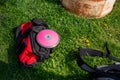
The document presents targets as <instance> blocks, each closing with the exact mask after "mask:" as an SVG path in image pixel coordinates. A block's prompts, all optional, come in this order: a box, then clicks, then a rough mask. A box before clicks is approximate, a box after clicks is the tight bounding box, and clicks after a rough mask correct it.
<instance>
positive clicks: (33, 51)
mask: <svg viewBox="0 0 120 80" xmlns="http://www.w3.org/2000/svg"><path fill="white" fill-rule="evenodd" d="M44 29H48V25H47V24H46V23H45V22H43V21H42V20H38V19H33V20H31V22H26V23H23V24H21V25H20V26H19V27H17V29H16V49H17V53H18V55H19V61H20V63H22V64H23V65H24V66H27V67H30V66H33V65H35V64H36V63H38V62H43V61H44V60H45V59H47V58H49V55H50V53H52V48H45V47H42V46H40V45H39V44H38V43H37V41H36V35H37V34H38V32H40V31H42V30H44Z"/></svg>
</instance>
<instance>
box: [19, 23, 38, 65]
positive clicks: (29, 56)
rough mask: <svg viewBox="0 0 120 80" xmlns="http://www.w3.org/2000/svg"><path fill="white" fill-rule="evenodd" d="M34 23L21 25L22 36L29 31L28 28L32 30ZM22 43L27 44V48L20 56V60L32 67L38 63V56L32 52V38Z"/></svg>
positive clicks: (25, 39)
mask: <svg viewBox="0 0 120 80" xmlns="http://www.w3.org/2000/svg"><path fill="white" fill-rule="evenodd" d="M31 26H32V23H31V22H28V23H25V24H22V25H21V29H22V34H23V35H24V32H25V31H27V29H28V28H31ZM22 42H25V43H26V44H27V46H26V47H25V49H24V51H23V52H22V53H21V54H20V55H19V59H20V61H21V62H22V63H25V64H27V65H31V64H33V63H35V62H37V59H38V56H37V55H35V54H34V53H33V51H32V47H31V43H30V36H28V37H26V38H24V39H23V40H22Z"/></svg>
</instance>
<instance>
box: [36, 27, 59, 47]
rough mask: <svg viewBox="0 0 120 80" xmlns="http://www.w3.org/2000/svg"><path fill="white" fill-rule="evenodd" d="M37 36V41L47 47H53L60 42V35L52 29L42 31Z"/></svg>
mask: <svg viewBox="0 0 120 80" xmlns="http://www.w3.org/2000/svg"><path fill="white" fill-rule="evenodd" d="M36 38H37V42H38V43H39V44H40V45H41V46H43V47H46V48H53V47H55V46H57V45H58V43H59V35H58V34H57V33H56V32H55V31H53V30H50V29H45V30H42V31H40V32H39V33H38V35H37V37H36Z"/></svg>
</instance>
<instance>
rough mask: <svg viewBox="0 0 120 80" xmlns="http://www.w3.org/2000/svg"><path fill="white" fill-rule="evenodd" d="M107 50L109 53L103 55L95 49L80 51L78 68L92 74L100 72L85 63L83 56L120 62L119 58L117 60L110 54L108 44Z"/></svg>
mask: <svg viewBox="0 0 120 80" xmlns="http://www.w3.org/2000/svg"><path fill="white" fill-rule="evenodd" d="M106 50H107V53H103V52H101V51H98V50H93V49H89V48H80V49H79V54H78V57H77V63H78V66H79V67H81V68H82V69H83V70H85V71H88V72H91V73H93V72H97V71H98V70H96V69H95V68H93V67H91V66H89V65H88V64H87V63H86V62H84V60H83V59H82V57H83V56H93V57H95V56H98V57H106V58H109V59H110V60H114V61H118V62H120V59H118V58H116V57H114V56H112V55H111V54H110V51H109V49H108V47H107V44H106Z"/></svg>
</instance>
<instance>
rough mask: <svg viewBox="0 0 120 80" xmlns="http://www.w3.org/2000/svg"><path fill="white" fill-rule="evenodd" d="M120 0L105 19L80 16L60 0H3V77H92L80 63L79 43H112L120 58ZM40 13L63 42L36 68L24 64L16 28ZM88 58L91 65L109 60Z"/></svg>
mask: <svg viewBox="0 0 120 80" xmlns="http://www.w3.org/2000/svg"><path fill="white" fill-rule="evenodd" d="M119 8H120V1H119V0H117V2H116V4H115V6H114V9H113V11H112V12H111V13H110V14H109V15H107V16H106V17H104V18H101V19H89V18H83V17H77V16H75V15H73V14H71V13H69V12H68V11H66V10H65V9H64V8H63V7H62V5H61V3H60V1H59V0H0V80H88V79H87V77H88V73H86V72H85V71H83V70H81V69H80V68H79V67H78V65H77V64H76V54H77V52H78V51H77V49H78V48H79V47H87V45H86V44H85V42H84V38H87V39H88V40H89V42H90V46H88V47H89V48H93V49H98V50H101V51H105V49H104V46H103V45H104V43H105V42H106V41H107V42H108V43H109V48H110V50H111V52H112V54H113V55H115V56H117V57H119V58H120V9H119ZM34 17H37V18H39V19H42V20H44V21H45V22H46V23H47V24H48V25H49V27H50V28H51V29H53V30H55V31H57V32H58V33H59V35H60V39H61V40H60V44H59V45H58V46H57V47H56V48H54V52H53V53H52V54H51V57H50V58H49V59H48V60H46V61H45V62H44V63H42V64H38V65H36V66H34V67H33V68H22V67H20V65H19V64H18V58H17V55H16V52H15V39H14V36H15V33H14V32H13V29H14V28H15V27H16V26H18V25H19V24H21V23H24V22H26V21H30V20H31V19H32V18H34ZM90 60H91V59H88V60H87V61H88V63H90V65H92V66H94V65H96V64H97V65H102V64H109V61H107V60H106V59H102V58H100V59H96V58H95V59H93V58H92V60H91V62H90Z"/></svg>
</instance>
